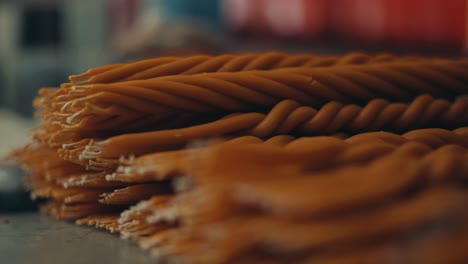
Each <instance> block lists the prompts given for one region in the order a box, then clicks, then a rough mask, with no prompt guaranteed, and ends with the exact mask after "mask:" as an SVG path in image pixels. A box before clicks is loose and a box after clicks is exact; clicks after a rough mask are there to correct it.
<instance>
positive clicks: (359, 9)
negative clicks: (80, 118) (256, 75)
mask: <svg viewBox="0 0 468 264" xmlns="http://www.w3.org/2000/svg"><path fill="white" fill-rule="evenodd" d="M467 10H468V0H450V1H445V0H410V1H408V0H196V1H194V0H0V210H2V209H3V210H6V209H9V208H17V205H16V204H15V206H13V205H12V204H14V203H16V202H18V203H21V202H22V201H23V200H27V198H25V197H26V195H25V194H24V193H21V192H20V194H18V192H17V190H20V189H21V184H20V182H19V178H20V177H19V176H18V174H19V173H18V172H17V169H16V168H15V167H14V166H13V165H11V164H10V163H8V162H7V161H4V160H3V159H1V157H3V156H4V155H6V154H7V153H8V152H9V151H10V150H11V148H12V147H13V146H18V145H20V144H22V142H25V141H26V140H27V135H28V130H29V129H30V128H31V127H33V126H34V122H35V121H34V120H33V119H32V116H33V113H34V110H33V108H32V100H33V98H34V97H35V95H36V93H37V91H38V89H39V88H41V87H53V86H58V85H59V84H60V83H62V82H64V81H66V80H67V77H68V75H70V74H76V73H80V72H83V71H85V70H87V69H88V68H90V67H94V66H98V65H103V64H108V63H114V62H124V61H132V60H138V59H142V58H148V57H154V56H164V55H188V54H194V53H205V54H220V53H240V52H247V51H268V50H282V51H287V52H291V53H298V52H313V53H319V54H342V53H346V52H349V51H351V50H364V51H369V52H373V53H375V52H380V51H387V52H394V53H419V54H431V55H446V56H454V57H459V56H463V54H464V52H465V50H466V47H467V42H466V41H467V39H468V27H467V24H468V17H467ZM6 200H8V201H10V202H9V203H4V202H3V201H6Z"/></svg>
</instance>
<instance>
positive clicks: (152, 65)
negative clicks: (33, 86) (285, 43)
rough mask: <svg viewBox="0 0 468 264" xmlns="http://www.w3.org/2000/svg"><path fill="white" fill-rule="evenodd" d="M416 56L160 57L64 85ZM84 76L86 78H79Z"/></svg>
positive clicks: (92, 71)
mask: <svg viewBox="0 0 468 264" xmlns="http://www.w3.org/2000/svg"><path fill="white" fill-rule="evenodd" d="M416 59H422V58H418V57H411V56H402V57H398V56H393V55H391V54H387V53H381V54H377V55H369V54H367V53H364V52H352V53H349V54H346V55H344V56H317V55H313V54H296V55H289V54H285V53H281V52H267V53H258V54H257V53H247V54H242V55H231V54H225V55H219V56H207V55H195V56H189V57H183V58H182V57H161V58H154V59H147V60H141V61H137V62H132V63H127V64H113V65H107V66H102V67H97V68H93V69H90V70H88V71H87V72H85V73H82V74H78V75H72V76H70V81H71V82H70V83H65V84H64V86H71V85H73V84H75V83H81V84H91V83H111V82H121V81H130V80H144V79H151V78H155V77H161V76H167V75H179V74H185V75H189V74H197V73H206V72H238V71H248V70H269V69H277V68H285V67H328V66H333V65H343V64H371V63H381V62H388V61H393V60H416ZM85 78H86V80H84V81H81V82H80V81H79V80H80V79H85Z"/></svg>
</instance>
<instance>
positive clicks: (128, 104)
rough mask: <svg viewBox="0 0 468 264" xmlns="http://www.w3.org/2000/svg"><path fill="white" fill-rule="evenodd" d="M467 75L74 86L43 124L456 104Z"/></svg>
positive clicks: (375, 70) (327, 71) (356, 72)
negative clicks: (425, 96) (288, 103)
mask: <svg viewBox="0 0 468 264" xmlns="http://www.w3.org/2000/svg"><path fill="white" fill-rule="evenodd" d="M467 73H468V69H467V68H466V63H465V62H455V61H432V62H424V63H423V62H418V61H414V62H391V63H381V64H375V65H351V66H347V65H346V66H336V67H328V68H303V67H302V68H284V69H279V70H271V71H248V72H235V73H207V74H199V75H187V76H185V75H179V76H165V77H160V78H155V79H149V80H141V81H131V82H122V83H113V84H95V85H86V86H80V85H76V86H73V87H72V88H71V89H69V91H68V92H67V93H66V94H60V93H59V94H60V95H59V96H56V97H54V99H53V100H52V101H55V102H54V103H51V105H57V106H60V110H58V109H52V110H50V111H49V113H48V114H46V115H45V118H46V120H47V121H48V122H53V123H57V124H62V125H64V126H65V127H68V128H72V127H74V125H76V124H80V122H82V121H83V120H84V119H86V121H85V122H86V124H87V125H92V124H95V123H96V122H97V123H101V122H103V121H105V119H106V118H112V119H115V118H117V119H118V118H121V119H125V118H128V117H125V116H126V115H129V116H130V117H129V120H134V119H138V118H142V117H145V116H146V115H153V117H151V118H153V120H158V119H164V118H170V117H171V116H174V114H177V113H181V112H187V111H189V112H193V113H205V114H206V113H210V112H211V113H213V112H216V111H217V112H219V111H228V112H246V111H251V110H252V109H268V108H271V107H273V106H274V105H275V104H276V103H278V102H279V101H281V100H283V99H292V100H295V101H297V102H298V103H300V104H302V105H305V106H312V107H320V106H322V105H323V104H325V103H327V102H328V101H330V100H336V101H339V102H342V103H351V102H354V103H358V104H360V105H362V104H364V103H366V102H368V101H370V100H371V99H374V98H376V97H382V98H384V99H388V100H390V101H395V100H396V101H403V102H407V101H410V100H412V99H413V98H415V97H417V96H418V95H420V94H422V93H429V94H431V95H434V96H437V97H441V98H454V97H456V96H457V95H461V94H465V93H467V92H468V87H467V85H466V83H467V82H468V77H466V76H468V74H467ZM428 76H429V77H428ZM55 99H56V100H55ZM122 115H123V116H122ZM132 115H135V116H136V117H131V116H132ZM103 119H104V120H103ZM93 120H94V121H93ZM122 122H128V123H130V122H129V121H128V120H127V121H125V120H124V121H122ZM78 126H79V125H78Z"/></svg>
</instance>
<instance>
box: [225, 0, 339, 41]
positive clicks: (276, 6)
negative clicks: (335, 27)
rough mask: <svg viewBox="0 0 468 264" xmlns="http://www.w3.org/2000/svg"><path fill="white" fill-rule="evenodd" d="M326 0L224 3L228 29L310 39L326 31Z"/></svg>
mask: <svg viewBox="0 0 468 264" xmlns="http://www.w3.org/2000/svg"><path fill="white" fill-rule="evenodd" d="M329 5H330V1H328V0H287V1H285V0H224V1H223V3H222V6H223V14H224V17H225V19H226V22H227V24H228V26H230V27H231V28H232V29H234V30H237V31H244V32H250V33H259V32H261V33H268V34H273V35H277V36H280V37H310V36H316V35H319V34H321V33H323V32H325V31H326V30H327V25H328V8H329Z"/></svg>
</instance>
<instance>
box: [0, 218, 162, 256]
mask: <svg viewBox="0 0 468 264" xmlns="http://www.w3.org/2000/svg"><path fill="white" fill-rule="evenodd" d="M6 219H8V220H6ZM0 263H11V264H16V263H18V264H19V263H35V264H43V263H44V264H45V263H47V264H52V263H67V264H75V263H103V264H105V263H136V264H140V263H155V259H153V258H151V257H150V256H149V255H148V254H147V253H145V252H143V251H142V250H140V249H139V248H138V247H137V246H136V245H135V244H133V243H131V242H129V241H123V240H121V239H120V238H119V237H118V235H115V234H109V233H107V232H105V231H101V230H97V229H94V228H90V227H83V226H76V225H74V224H72V223H68V222H61V221H57V220H54V219H52V218H50V217H48V216H45V215H41V214H39V213H22V214H17V213H15V214H0Z"/></svg>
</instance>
